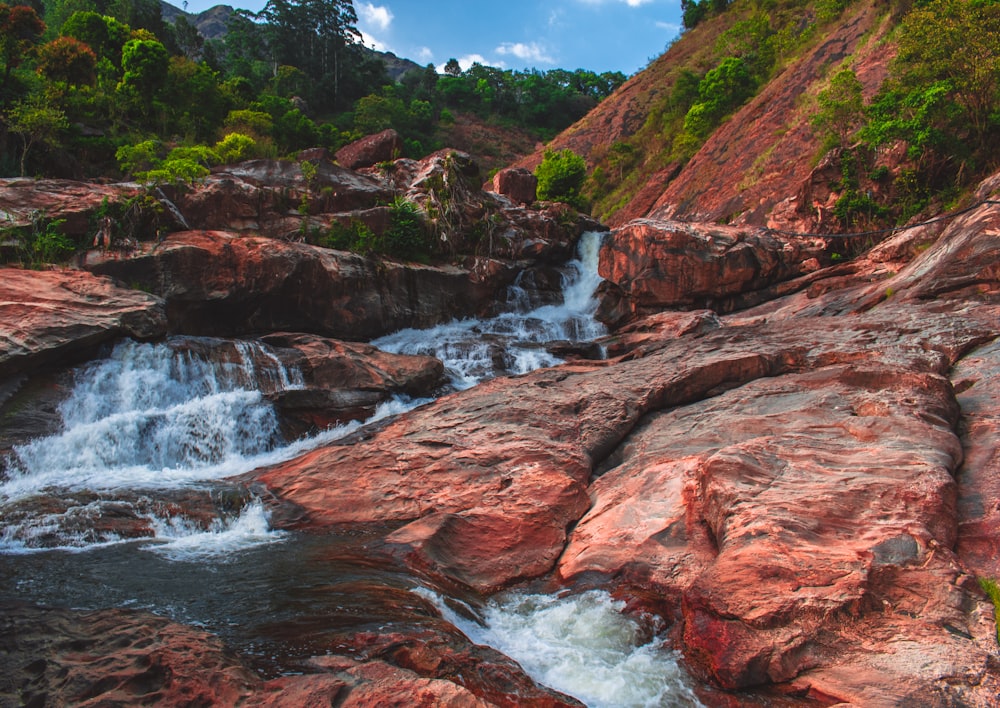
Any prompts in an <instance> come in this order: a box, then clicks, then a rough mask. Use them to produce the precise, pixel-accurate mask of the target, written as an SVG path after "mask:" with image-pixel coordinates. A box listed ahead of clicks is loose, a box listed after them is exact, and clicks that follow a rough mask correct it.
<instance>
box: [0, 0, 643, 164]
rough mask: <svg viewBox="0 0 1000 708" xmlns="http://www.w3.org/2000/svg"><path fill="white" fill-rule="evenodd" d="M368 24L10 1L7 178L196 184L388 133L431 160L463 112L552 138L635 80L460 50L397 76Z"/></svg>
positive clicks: (315, 5) (1, 46)
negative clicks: (223, 22)
mask: <svg viewBox="0 0 1000 708" xmlns="http://www.w3.org/2000/svg"><path fill="white" fill-rule="evenodd" d="M356 23H357V15H356V13H355V9H354V6H353V3H352V2H351V1H350V0H270V1H269V2H268V3H267V5H265V7H264V8H263V9H262V10H261V11H260V12H259V13H253V12H249V11H245V10H237V11H235V12H234V13H232V15H230V17H229V19H228V23H227V29H226V32H225V33H224V35H223V36H222V37H219V38H213V39H209V40H206V39H205V38H204V37H202V36H201V35H200V34H199V32H198V31H197V29H196V28H195V26H194V24H193V23H192V22H191V21H190V19H189V16H187V15H186V14H184V13H180V14H179V15H177V17H176V19H175V21H174V22H172V23H168V22H166V21H164V19H163V15H162V6H161V4H160V2H159V0H26V2H25V4H6V3H0V62H2V64H0V67H2V68H0V175H2V176H15V175H32V176H57V177H74V178H93V177H109V176H121V175H127V176H133V177H137V178H140V179H147V180H151V181H170V180H190V179H196V178H198V177H199V176H201V175H203V174H207V172H208V169H209V168H210V167H212V166H213V165H216V164H222V163H228V162H233V161H238V160H242V159H248V158H254V157H283V156H286V155H293V154H295V153H296V152H298V151H300V150H302V149H305V148H311V147H326V148H328V149H331V150H336V149H337V148H339V147H340V146H342V145H344V144H346V143H347V142H350V141H352V140H354V139H357V138H359V137H362V136H364V135H367V134H370V133H374V132H378V131H380V130H383V129H385V128H395V129H396V130H397V131H399V132H400V134H401V135H402V136H403V139H404V145H405V156H407V157H422V156H423V155H425V154H428V153H430V152H432V151H434V150H436V149H439V148H441V147H445V146H446V142H447V136H448V130H449V128H450V126H452V125H453V124H454V123H455V121H456V118H460V117H461V116H464V115H469V116H478V117H479V118H480V119H482V120H486V121H489V122H491V123H495V124H499V125H501V126H503V127H505V128H509V129H514V130H521V131H526V132H527V133H528V134H529V135H532V136H534V138H535V139H536V140H547V139H549V138H551V137H552V136H554V135H555V134H556V133H558V132H559V131H560V130H562V129H564V128H566V127H568V126H569V125H570V124H572V123H573V122H574V121H576V120H577V119H579V118H580V117H582V116H583V115H585V114H586V113H587V112H588V111H589V110H590V109H592V108H593V107H594V106H595V105H597V103H598V102H599V101H601V100H602V99H604V98H606V97H607V96H608V95H610V94H611V93H612V92H613V91H614V90H615V89H616V88H617V87H618V86H620V85H621V84H622V83H623V82H624V81H625V79H626V77H625V76H624V75H623V74H621V73H619V72H606V73H602V74H597V73H594V72H591V71H587V70H583V69H577V70H575V71H568V70H561V69H557V70H551V71H546V72H541V71H536V70H523V71H517V70H510V69H498V68H494V67H488V66H482V65H479V64H476V65H473V66H471V67H469V68H468V69H466V70H462V68H461V67H460V66H459V65H458V62H457V61H455V60H451V61H449V62H448V63H447V64H446V65H445V66H444V67H443V71H440V72H439V71H438V69H437V68H436V67H434V66H433V65H428V66H427V67H424V68H422V69H421V70H412V71H410V72H408V73H406V74H404V75H403V76H401V77H400V78H399V79H398V80H393V79H391V78H390V77H389V75H388V74H387V73H386V69H385V66H384V64H383V63H382V62H381V61H380V60H379V59H378V57H377V56H376V55H375V54H373V53H372V52H371V51H368V50H366V49H365V48H364V47H363V46H362V45H361V44H360V33H359V32H358V30H357V28H356Z"/></svg>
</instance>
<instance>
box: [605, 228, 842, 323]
mask: <svg viewBox="0 0 1000 708" xmlns="http://www.w3.org/2000/svg"><path fill="white" fill-rule="evenodd" d="M824 245H825V244H824V243H823V242H822V241H816V240H813V241H801V240H797V239H793V238H788V237H782V236H779V235H778V234H776V233H774V232H769V231H766V230H746V229H738V228H734V227H725V226H711V227H706V226H704V225H696V224H683V223H679V222H664V221H654V220H650V219H642V220H638V221H634V222H632V223H630V224H628V225H627V226H623V227H621V228H619V229H616V230H614V231H613V232H612V233H611V236H610V237H609V238H606V239H605V241H604V245H603V247H602V248H601V262H600V273H601V275H602V276H603V277H604V278H606V279H607V281H609V285H607V286H605V287H614V288H615V289H616V290H617V292H616V294H615V295H616V297H618V298H620V299H621V302H620V303H618V304H617V305H616V306H615V307H614V308H612V311H613V312H614V314H610V313H609V315H608V317H609V319H612V320H617V319H619V318H621V317H622V316H626V317H628V316H631V317H635V316H641V315H644V314H650V313H652V312H656V311H659V310H663V309H691V308H705V307H710V308H713V309H716V310H718V311H728V310H731V309H733V307H734V306H735V305H736V304H737V303H739V302H740V301H741V300H740V298H741V297H746V296H747V293H750V292H753V291H757V290H761V289H763V288H765V287H766V286H768V285H771V284H773V283H775V282H779V281H783V280H788V279H790V278H792V277H794V276H797V275H801V274H802V273H804V272H805V271H806V270H807V269H811V266H810V265H809V262H810V259H812V258H814V257H816V255H817V254H821V253H822V251H823V250H824Z"/></svg>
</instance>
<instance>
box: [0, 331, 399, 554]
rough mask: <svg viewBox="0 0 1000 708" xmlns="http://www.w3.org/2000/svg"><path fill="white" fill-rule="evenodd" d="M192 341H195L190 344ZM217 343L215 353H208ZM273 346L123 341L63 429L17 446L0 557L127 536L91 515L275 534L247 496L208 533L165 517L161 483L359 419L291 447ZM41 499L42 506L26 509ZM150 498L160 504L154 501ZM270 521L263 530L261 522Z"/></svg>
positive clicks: (255, 536) (93, 367) (204, 478)
mask: <svg viewBox="0 0 1000 708" xmlns="http://www.w3.org/2000/svg"><path fill="white" fill-rule="evenodd" d="M190 344H194V345H197V346H195V347H191V346H185V345H190ZM213 348H214V349H215V350H216V351H215V355H214V357H213V356H208V355H206V354H205V351H203V350H211V349H213ZM301 386H302V377H301V374H300V373H299V372H298V371H295V370H289V369H287V368H286V367H285V366H284V365H283V364H282V363H281V362H280V361H279V360H278V358H277V357H276V356H275V355H274V354H273V353H272V352H271V351H270V350H268V349H267V348H266V347H263V346H262V345H260V344H258V343H255V342H248V341H236V342H223V341H221V340H220V341H210V340H185V341H183V342H180V343H177V342H172V343H168V344H140V343H136V342H126V343H123V344H120V345H119V346H117V347H116V348H115V349H114V350H113V351H112V353H111V355H110V356H109V357H108V358H106V359H103V360H100V361H96V362H93V363H91V364H89V365H87V366H84V367H82V368H81V369H80V370H79V371H78V372H77V375H76V379H75V385H74V388H73V390H72V392H71V394H70V395H69V396H68V398H66V400H64V401H63V402H62V403H61V404H60V406H59V415H60V417H61V419H62V431H61V432H59V433H56V434H55V435H52V436H49V437H45V438H40V439H37V440H33V441H31V442H28V443H25V444H23V445H18V446H15V448H14V450H13V454H12V455H11V456H10V458H8V459H7V460H6V462H5V469H4V473H3V481H2V483H0V512H3V513H2V515H0V519H2V522H0V552H2V551H6V552H9V553H10V552H16V553H24V552H32V551H37V550H45V549H52V548H62V549H64V550H68V549H86V548H90V547H99V546H103V545H107V544H109V543H115V542H120V541H123V540H126V539H122V538H119V537H118V536H117V535H116V533H115V532H114V531H109V530H103V531H97V530H94V529H93V528H88V527H87V523H86V520H87V519H88V518H91V519H97V518H99V517H100V516H101V515H102V514H104V515H107V514H109V513H128V514H130V515H132V516H135V517H139V518H144V519H147V520H148V522H149V523H148V526H149V528H151V529H152V531H153V535H154V537H155V538H158V539H165V540H167V541H169V542H170V543H171V544H173V546H174V547H176V546H178V543H179V539H180V538H181V537H182V536H188V537H191V540H189V541H188V542H186V546H185V547H186V548H188V549H189V550H190V549H192V548H193V546H194V545H195V544H196V543H199V542H200V543H201V544H202V545H203V546H205V547H206V548H209V549H211V548H220V549H221V548H222V547H223V546H222V545H221V544H220V540H226V541H227V542H228V545H227V546H226V548H228V549H229V550H232V549H233V548H235V547H236V545H238V544H237V541H238V540H240V539H242V540H243V541H244V542H245V543H246V544H248V545H252V544H255V543H262V542H266V541H269V540H273V538H276V537H277V536H278V535H277V534H271V535H270V536H268V535H267V534H265V533H264V532H263V530H262V529H264V528H265V527H262V526H261V523H260V522H261V521H265V520H266V519H265V516H264V511H263V507H262V506H261V505H260V504H259V503H250V504H248V505H246V506H245V508H243V509H242V511H241V512H239V514H237V515H233V514H224V515H221V516H219V517H218V518H215V519H213V520H212V521H211V523H209V525H208V528H202V527H201V526H198V525H195V524H192V523H190V522H187V521H185V520H183V519H179V518H177V517H173V516H160V515H159V514H162V513H167V512H162V511H160V510H162V509H168V508H170V507H171V505H170V504H167V503H156V501H155V497H156V496H157V495H162V494H163V493H164V492H165V490H178V489H184V488H189V487H191V486H192V485H205V484H212V483H216V480H221V479H223V478H226V477H230V476H234V475H238V474H241V473H244V472H247V471H249V470H252V469H256V468H258V467H261V466H264V465H267V464H274V463H277V462H280V461H283V460H285V459H289V458H291V457H293V456H295V455H297V454H299V453H300V452H303V451H304V450H306V449H309V448H310V447H313V446H315V445H317V444H320V443H323V442H327V441H330V440H333V439H335V438H337V437H338V436H342V435H346V434H348V433H350V432H352V431H353V430H355V429H356V428H357V427H359V425H360V424H359V423H355V424H350V425H346V426H341V427H338V428H336V429H332V430H329V431H325V432H324V433H323V434H321V435H319V436H317V437H314V438H310V439H306V440H299V441H296V442H294V443H292V444H291V445H286V444H285V443H284V441H283V440H282V438H281V434H280V431H279V426H278V420H277V417H276V415H275V412H274V409H273V407H272V406H271V404H270V403H269V402H268V400H267V399H266V398H265V396H264V394H265V393H275V392H279V391H283V390H289V389H294V388H301ZM406 407H407V404H406V403H405V402H403V401H393V402H392V403H390V404H385V405H383V406H382V407H381V408H380V409H379V410H378V412H377V413H376V417H382V416H385V415H389V414H392V413H397V412H400V411H401V410H404V409H405V408H406ZM39 497H42V498H46V499H48V500H49V501H47V502H45V503H44V504H42V506H44V507H45V509H46V513H27V512H19V511H18V509H19V508H23V507H24V506H25V505H26V504H27V505H29V507H28V508H30V503H31V499H32V498H39ZM150 497H153V498H154V499H153V500H151V499H150ZM265 526H266V525H265Z"/></svg>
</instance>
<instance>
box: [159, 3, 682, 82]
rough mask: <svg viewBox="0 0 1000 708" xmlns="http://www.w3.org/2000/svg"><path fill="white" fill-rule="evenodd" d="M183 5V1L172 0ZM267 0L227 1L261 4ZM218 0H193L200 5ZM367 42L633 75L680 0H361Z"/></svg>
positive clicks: (660, 44)
mask: <svg viewBox="0 0 1000 708" xmlns="http://www.w3.org/2000/svg"><path fill="white" fill-rule="evenodd" d="M170 2H171V4H173V5H176V6H177V7H183V4H182V0H170ZM265 2H266V0H236V1H235V2H232V1H230V2H224V3H221V4H228V5H233V6H235V7H242V8H245V9H248V10H254V11H257V10H260V8H261V7H262V6H263V5H264V3H265ZM218 4H220V3H219V2H218V0H188V6H187V11H188V12H201V11H202V10H206V9H208V8H209V7H212V6H213V5H218ZM354 8H355V10H356V11H357V13H358V18H359V21H358V29H360V30H361V31H362V33H363V34H364V37H365V43H366V44H368V45H369V46H374V47H375V48H376V49H380V50H382V51H391V52H393V53H395V54H396V55H397V56H400V57H405V58H407V59H412V60H413V61H415V62H417V63H418V64H427V63H433V64H434V65H435V66H437V67H438V70H441V69H442V68H443V67H444V64H445V62H446V61H448V59H451V58H455V59H458V60H459V63H460V64H461V65H462V67H463V68H468V67H469V66H470V65H471V64H472V62H473V61H478V62H479V63H481V64H487V65H489V66H497V67H501V68H506V69H528V68H535V69H540V70H542V71H544V70H547V69H555V68H560V69H569V70H573V69H590V70H591V71H596V72H603V71H621V72H624V73H625V74H629V75H630V74H633V73H635V72H636V71H638V70H639V69H642V68H643V67H645V66H646V64H647V63H648V62H649V60H650V59H653V58H655V57H657V56H659V55H660V54H662V53H663V51H664V50H665V49H666V47H667V45H668V44H669V43H670V41H671V40H673V39H674V38H676V36H677V34H678V32H679V31H680V0H499V2H482V1H481V0H480V1H477V0H434V2H417V1H416V0H371V1H370V2H367V1H362V2H358V1H357V0H355V2H354Z"/></svg>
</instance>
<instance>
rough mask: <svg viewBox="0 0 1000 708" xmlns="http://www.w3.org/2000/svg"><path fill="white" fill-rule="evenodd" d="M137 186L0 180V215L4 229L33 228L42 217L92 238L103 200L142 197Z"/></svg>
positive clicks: (16, 179)
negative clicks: (94, 222) (59, 221)
mask: <svg viewBox="0 0 1000 708" xmlns="http://www.w3.org/2000/svg"><path fill="white" fill-rule="evenodd" d="M141 189H142V188H141V187H140V186H139V185H137V184H131V183H130V184H96V183H92V182H75V181H72V180H63V179H40V180H36V179H27V178H24V177H20V178H12V179H0V214H3V215H4V217H3V218H4V225H5V226H14V227H20V226H30V225H31V223H32V219H34V218H36V217H38V216H39V215H42V216H44V217H45V218H46V219H52V220H56V219H64V220H65V223H64V224H63V226H62V229H63V231H64V232H65V233H68V234H74V235H79V236H81V237H83V238H86V237H87V236H89V237H90V238H93V236H94V234H93V232H92V231H91V228H92V224H91V216H92V214H93V213H94V212H95V211H96V210H97V209H98V208H100V206H101V203H102V202H103V201H104V200H107V201H109V202H117V201H121V200H123V199H128V198H130V197H134V196H135V195H137V194H139V192H140V191H141Z"/></svg>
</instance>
